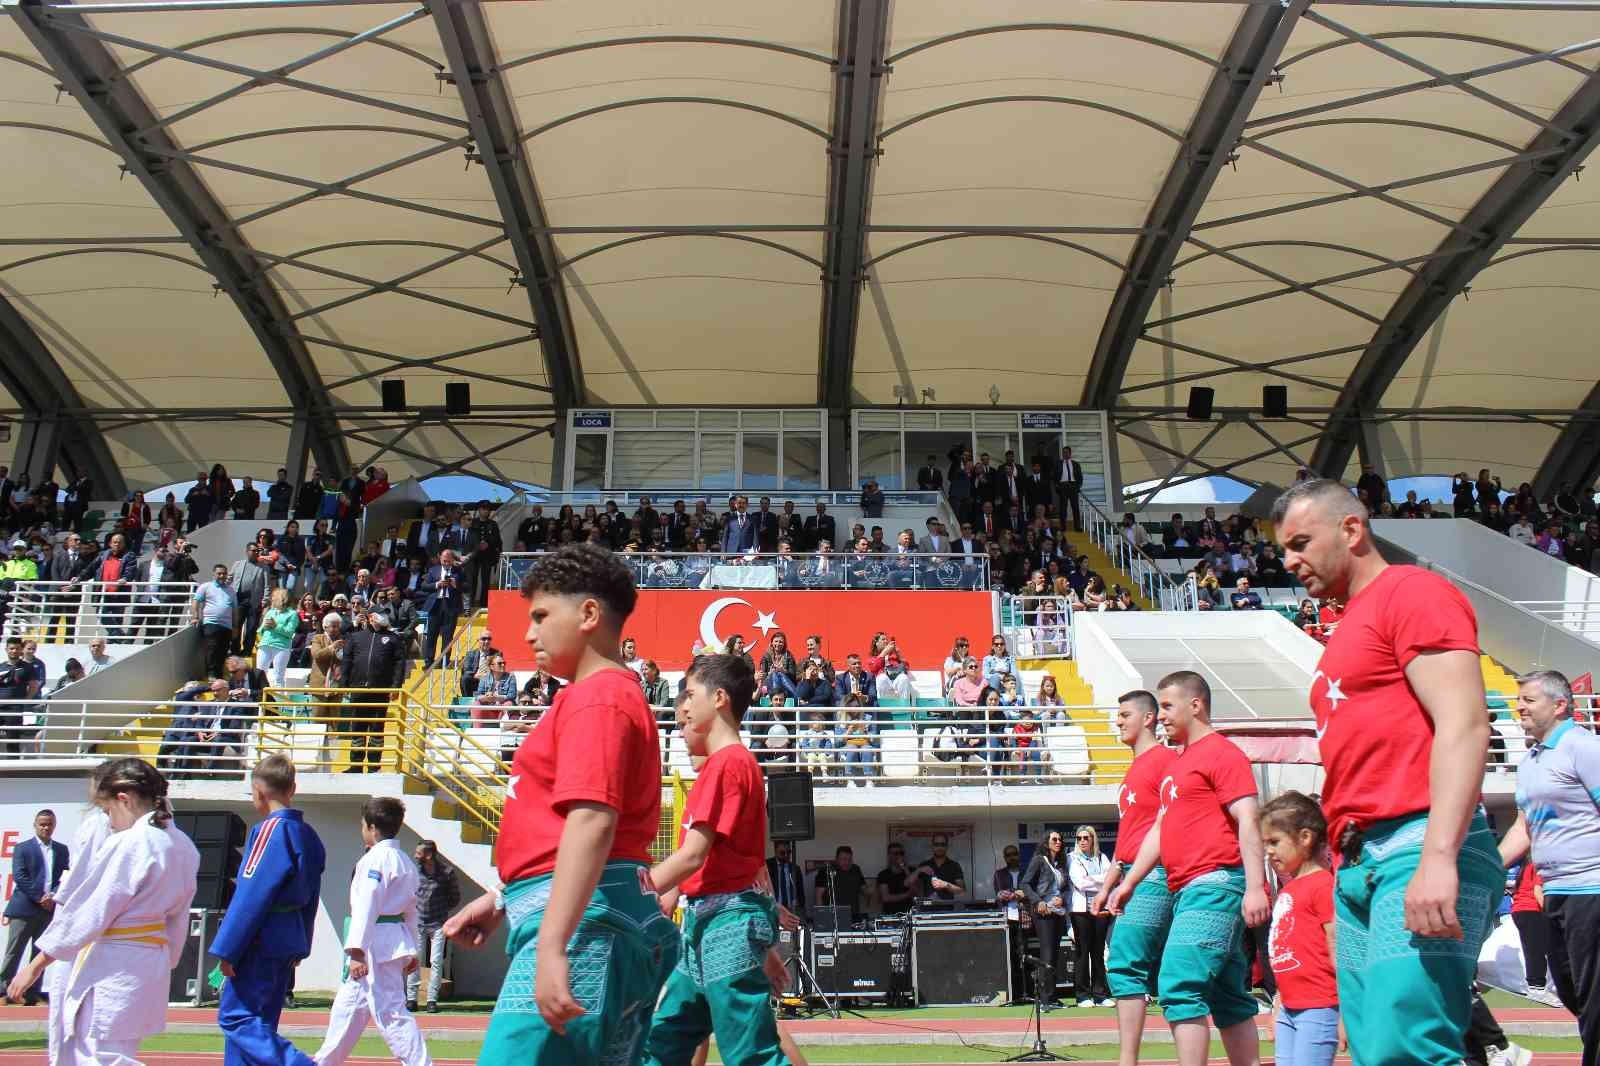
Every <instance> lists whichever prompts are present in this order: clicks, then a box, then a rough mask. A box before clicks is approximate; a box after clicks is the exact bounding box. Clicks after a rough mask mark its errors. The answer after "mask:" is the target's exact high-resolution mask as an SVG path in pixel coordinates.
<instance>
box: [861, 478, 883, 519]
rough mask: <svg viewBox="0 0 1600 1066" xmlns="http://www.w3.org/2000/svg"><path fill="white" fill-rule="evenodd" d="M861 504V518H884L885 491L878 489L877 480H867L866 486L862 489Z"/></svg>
mask: <svg viewBox="0 0 1600 1066" xmlns="http://www.w3.org/2000/svg"><path fill="white" fill-rule="evenodd" d="M859 502H860V506H861V517H863V518H882V517H883V503H884V497H883V490H882V489H881V488H879V487H878V482H877V481H876V480H875V479H873V478H868V479H867V483H866V485H865V486H863V487H862V489H861V499H860V501H859Z"/></svg>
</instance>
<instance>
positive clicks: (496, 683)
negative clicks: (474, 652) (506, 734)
mask: <svg viewBox="0 0 1600 1066" xmlns="http://www.w3.org/2000/svg"><path fill="white" fill-rule="evenodd" d="M473 701H474V702H473V707H472V720H473V721H474V722H495V721H499V719H500V711H499V710H498V708H500V707H502V706H506V705H509V704H514V703H516V702H517V679H516V678H515V677H513V676H512V675H511V674H509V673H507V672H506V659H505V656H503V655H501V654H500V653H499V652H495V653H494V654H492V655H490V656H489V669H488V672H487V673H485V674H483V675H482V676H481V677H480V678H479V679H478V687H477V689H476V690H475V691H474V696H473ZM480 708H481V710H480Z"/></svg>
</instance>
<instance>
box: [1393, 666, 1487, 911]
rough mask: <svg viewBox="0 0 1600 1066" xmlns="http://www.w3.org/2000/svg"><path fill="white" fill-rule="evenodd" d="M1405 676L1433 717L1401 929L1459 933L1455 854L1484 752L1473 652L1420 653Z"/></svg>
mask: <svg viewBox="0 0 1600 1066" xmlns="http://www.w3.org/2000/svg"><path fill="white" fill-rule="evenodd" d="M1406 680H1407V681H1408V682H1410V684H1411V689H1412V691H1413V692H1415V693H1416V694H1417V700H1418V701H1419V702H1420V703H1421V704H1422V707H1423V709H1424V710H1425V711H1426V712H1427V713H1428V717H1429V718H1431V719H1432V720H1433V733H1434V736H1433V753H1432V756H1431V757H1430V759H1429V763H1428V781H1429V784H1428V798H1429V814H1428V828H1427V830H1426V832H1425V833H1424V834H1423V838H1422V862H1421V863H1420V864H1419V865H1418V867H1417V872H1416V873H1415V874H1413V875H1412V877H1411V884H1410V886H1409V887H1408V888H1407V889H1406V928H1407V929H1409V930H1410V931H1411V932H1413V933H1416V934H1418V935H1419V936H1433V937H1449V938H1451V939H1453V940H1460V939H1461V938H1462V937H1463V936H1464V934H1463V932H1462V930H1461V922H1460V921H1459V920H1458V919H1457V917H1456V897H1457V893H1458V891H1459V888H1460V878H1459V876H1458V875H1457V873H1456V859H1457V856H1459V855H1460V853H1461V845H1462V842H1463V841H1465V840H1466V838H1467V827H1468V826H1469V825H1470V824H1471V822H1472V813H1473V811H1474V810H1476V809H1477V806H1478V798H1479V796H1480V795H1482V793H1483V774H1484V768H1485V766H1486V765H1487V761H1488V754H1489V718H1488V715H1487V714H1486V713H1485V711H1484V708H1485V707H1486V706H1487V705H1488V704H1487V700H1486V698H1485V696H1484V691H1483V675H1482V673H1481V672H1480V670H1479V666H1478V657H1477V655H1475V654H1473V653H1472V652H1469V651H1443V652H1432V653H1424V654H1422V655H1419V656H1417V657H1416V658H1415V659H1413V660H1411V663H1410V665H1408V666H1407V667H1406Z"/></svg>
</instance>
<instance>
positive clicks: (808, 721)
mask: <svg viewBox="0 0 1600 1066" xmlns="http://www.w3.org/2000/svg"><path fill="white" fill-rule="evenodd" d="M828 717H829V715H828V712H827V711H807V712H806V713H805V714H804V715H803V718H804V721H803V726H804V728H802V729H801V730H800V734H799V740H798V741H797V742H796V745H795V746H796V747H797V748H798V749H799V752H800V764H801V765H802V766H804V767H806V768H807V769H808V770H810V771H811V772H812V773H814V774H816V775H817V776H818V777H819V778H820V779H821V780H823V781H827V780H829V779H830V777H831V776H832V774H831V770H832V768H833V761H834V757H833V750H834V743H835V738H834V732H833V729H832V727H831V726H830V725H829V723H828Z"/></svg>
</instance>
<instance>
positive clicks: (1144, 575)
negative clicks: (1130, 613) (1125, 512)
mask: <svg viewBox="0 0 1600 1066" xmlns="http://www.w3.org/2000/svg"><path fill="white" fill-rule="evenodd" d="M1084 502H1085V503H1087V504H1088V505H1089V512H1090V516H1089V536H1090V539H1092V540H1093V541H1094V542H1095V543H1096V544H1098V545H1100V549H1101V550H1102V551H1104V552H1105V553H1106V555H1108V556H1110V558H1111V561H1112V562H1113V563H1115V564H1116V565H1117V566H1118V568H1119V569H1121V570H1122V571H1123V572H1124V573H1126V574H1127V575H1128V576H1129V577H1130V578H1132V579H1133V581H1134V582H1135V583H1136V584H1138V586H1139V590H1140V591H1141V592H1142V593H1143V594H1144V597H1145V598H1146V599H1147V600H1149V601H1150V602H1151V603H1153V604H1156V605H1157V606H1159V607H1160V608H1161V609H1162V610H1166V611H1198V610H1199V609H1200V605H1199V596H1198V594H1197V590H1196V589H1195V588H1194V584H1193V582H1190V581H1182V582H1180V581H1175V580H1173V578H1172V576H1171V575H1170V574H1168V573H1167V572H1166V571H1165V570H1163V569H1161V567H1160V566H1159V565H1157V563H1156V561H1155V559H1154V558H1153V557H1151V555H1150V553H1148V552H1146V551H1145V550H1144V549H1143V548H1140V547H1138V546H1136V545H1134V544H1130V543H1129V542H1128V538H1126V537H1124V536H1123V535H1122V533H1121V532H1120V531H1121V529H1122V527H1121V526H1120V525H1119V524H1117V523H1116V522H1113V521H1112V520H1111V519H1110V518H1109V517H1108V516H1107V515H1106V513H1105V512H1104V511H1102V510H1101V509H1100V507H1099V505H1098V504H1096V503H1095V502H1094V501H1093V500H1091V499H1088V498H1087V497H1085V498H1084Z"/></svg>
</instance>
